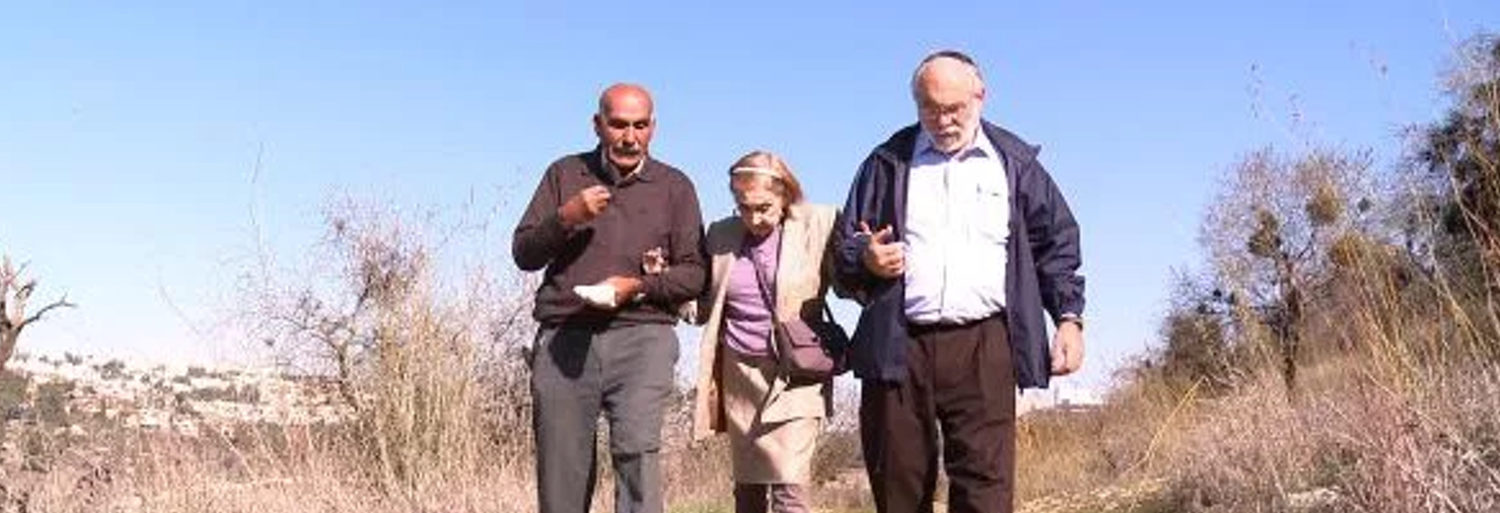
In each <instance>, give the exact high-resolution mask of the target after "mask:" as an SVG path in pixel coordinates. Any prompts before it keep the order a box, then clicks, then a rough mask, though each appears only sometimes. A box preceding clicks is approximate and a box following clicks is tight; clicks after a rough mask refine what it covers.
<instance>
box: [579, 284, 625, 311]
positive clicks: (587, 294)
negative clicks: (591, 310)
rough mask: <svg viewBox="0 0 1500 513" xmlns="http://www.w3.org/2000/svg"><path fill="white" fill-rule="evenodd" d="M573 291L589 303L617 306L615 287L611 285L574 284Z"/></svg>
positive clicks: (608, 306)
mask: <svg viewBox="0 0 1500 513" xmlns="http://www.w3.org/2000/svg"><path fill="white" fill-rule="evenodd" d="M573 293H574V294H578V296H579V297H582V298H583V300H584V301H588V302H589V304H591V305H594V306H599V307H604V308H614V307H615V288H614V287H611V286H609V285H574V286H573Z"/></svg>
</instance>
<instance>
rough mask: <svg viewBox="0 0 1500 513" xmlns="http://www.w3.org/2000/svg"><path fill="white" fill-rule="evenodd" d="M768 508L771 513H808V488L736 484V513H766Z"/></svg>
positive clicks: (782, 485) (785, 485)
mask: <svg viewBox="0 0 1500 513" xmlns="http://www.w3.org/2000/svg"><path fill="white" fill-rule="evenodd" d="M768 494H769V499H770V500H769V501H767V498H768V497H767V495H768ZM768 508H769V511H770V512H771V513H807V511H808V509H807V488H804V487H803V486H802V485H794V484H761V483H735V484H734V513H766V511H768Z"/></svg>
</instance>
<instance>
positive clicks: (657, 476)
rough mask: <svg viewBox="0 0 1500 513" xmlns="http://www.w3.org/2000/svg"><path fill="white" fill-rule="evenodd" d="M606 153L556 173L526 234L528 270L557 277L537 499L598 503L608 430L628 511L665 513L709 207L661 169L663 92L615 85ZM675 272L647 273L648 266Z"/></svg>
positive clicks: (545, 301)
mask: <svg viewBox="0 0 1500 513" xmlns="http://www.w3.org/2000/svg"><path fill="white" fill-rule="evenodd" d="M593 125H594V134H595V135H597V136H598V137H599V144H598V146H597V147H596V148H594V149H593V150H590V151H587V152H584V153H579V154H574V155H568V156H565V157H563V158H561V159H558V160H557V161H556V162H553V163H552V165H551V166H549V167H548V168H547V171H546V173H545V174H544V175H543V176H542V180H541V184H540V185H538V186H537V189H536V193H535V195H534V196H532V198H531V203H530V205H529V206H528V207H527V208H526V212H525V214H524V215H523V216H522V218H521V221H520V223H519V224H518V225H517V226H516V230H515V234H514V238H513V242H512V244H513V246H512V248H511V249H512V253H513V256H514V257H515V261H516V265H517V266H519V267H520V268H521V269H522V270H526V271H536V270H542V269H545V272H544V273H543V275H542V284H541V286H540V287H539V288H538V289H537V291H536V306H535V309H534V311H533V314H534V316H535V317H536V320H537V322H538V323H539V325H540V327H539V329H538V331H537V336H536V341H535V344H534V346H533V351H532V354H531V366H532V376H531V391H532V415H533V426H532V427H533V430H534V433H533V434H534V436H535V439H536V457H537V498H538V507H539V510H540V511H542V512H543V513H584V512H586V511H588V508H589V503H590V501H591V499H592V497H593V491H594V482H595V480H596V478H595V473H596V470H595V467H596V466H595V460H596V458H597V455H596V454H595V449H594V448H595V436H596V434H595V426H596V423H597V422H598V417H599V414H600V413H601V412H602V413H604V415H605V418H606V419H608V421H609V435H610V440H609V450H610V460H611V461H612V462H613V463H614V473H615V508H614V510H615V511H618V512H621V513H625V512H644V513H659V512H661V511H662V507H663V504H662V476H661V462H660V456H659V453H660V449H661V428H662V414H663V410H664V408H665V407H666V404H667V401H668V399H669V397H670V395H671V393H672V387H673V381H672V367H673V365H674V364H675V363H676V362H677V351H678V349H677V335H676V333H675V332H674V331H673V329H672V327H673V325H674V324H676V322H677V313H676V312H677V305H680V304H682V303H684V302H686V301H688V300H691V299H694V298H696V297H698V295H699V294H700V293H701V292H702V289H703V286H704V281H705V274H704V266H703V257H702V256H701V253H700V252H699V251H700V248H699V242H700V239H701V238H702V233H703V221H702V216H701V215H700V213H699V209H698V196H697V193H696V192H695V191H694V188H693V184H692V182H691V181H690V180H689V179H688V177H687V175H685V174H683V172H681V171H679V170H677V169H675V168H673V167H672V166H669V165H667V164H665V163H663V162H660V161H658V160H655V159H653V158H651V155H650V152H649V150H650V145H651V136H652V134H653V132H654V131H655V129H656V118H655V116H654V115H653V104H652V101H651V95H650V93H648V92H647V91H646V90H645V89H644V88H642V87H641V86H638V85H634V84H615V85H613V86H610V87H609V88H607V89H605V90H604V93H603V94H602V95H600V98H599V112H598V113H596V114H595V115H594V118H593ZM647 254H650V255H652V256H653V258H656V259H659V260H660V261H659V262H657V264H660V265H662V266H663V267H664V269H662V270H660V272H653V273H650V274H647V273H645V272H643V268H642V255H647Z"/></svg>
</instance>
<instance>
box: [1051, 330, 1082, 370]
mask: <svg viewBox="0 0 1500 513" xmlns="http://www.w3.org/2000/svg"><path fill="white" fill-rule="evenodd" d="M1081 367H1083V327H1082V326H1079V325H1078V323H1076V322H1063V323H1062V324H1059V325H1058V326H1057V333H1056V334H1054V335H1053V336H1052V375H1053V376H1066V375H1069V374H1072V373H1074V372H1077V371H1078V369H1079V368H1081Z"/></svg>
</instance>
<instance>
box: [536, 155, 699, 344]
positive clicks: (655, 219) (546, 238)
mask: <svg viewBox="0 0 1500 513" xmlns="http://www.w3.org/2000/svg"><path fill="white" fill-rule="evenodd" d="M595 185H605V186H608V187H609V189H610V201H609V206H608V207H606V208H605V209H604V212H603V213H601V214H600V215H599V216H598V217H596V218H594V219H593V220H592V221H589V222H587V223H584V224H581V225H578V226H574V227H573V228H572V229H569V228H565V227H563V225H562V223H561V221H560V220H559V219H558V216H557V209H558V207H560V206H562V204H563V203H566V202H567V201H568V199H569V198H572V197H573V196H574V195H576V194H578V191H580V190H583V189H585V188H588V187H592V186H595ZM702 238H703V218H702V215H701V213H700V212H699V209H698V194H697V192H696V191H695V190H694V189H693V182H692V181H691V180H689V179H688V177H687V175H686V174H683V172H682V171H678V170H677V169H676V168H673V167H672V166H669V165H667V164H664V163H662V162H659V161H656V160H654V159H650V158H648V159H646V161H645V163H644V167H642V168H641V170H640V171H638V172H637V173H635V174H634V175H632V176H630V177H628V178H624V179H621V178H620V177H619V176H618V174H617V173H616V172H615V171H614V169H613V167H612V166H605V165H603V159H602V158H601V156H600V154H599V150H598V149H595V150H594V151H589V152H586V153H579V154H575V155H569V156H566V157H563V158H561V159H558V160H557V161H556V162H553V163H552V165H550V166H548V167H547V172H546V174H545V175H543V176H542V181H541V184H539V185H538V186H537V189H536V193H535V194H534V195H532V197H531V203H530V205H528V206H527V207H526V213H525V214H523V215H522V217H521V222H520V224H518V225H517V226H516V231H515V234H514V236H513V237H512V241H511V253H512V256H514V257H515V260H516V265H517V266H519V267H520V268H521V269H522V270H525V271H536V270H540V269H543V268H545V269H546V272H545V273H544V274H543V278H542V285H541V287H539V288H538V289H537V291H536V307H535V309H534V310H533V315H534V316H535V317H536V319H537V321H539V322H541V323H542V324H543V325H551V326H557V325H609V324H643V323H646V324H674V323H676V322H677V314H676V311H677V308H676V307H677V305H679V304H681V303H683V302H686V301H688V300H692V299H695V298H697V297H698V295H699V294H700V293H701V292H702V291H703V288H704V286H705V282H706V275H707V273H706V272H705V271H704V265H703V256H702V249H701V244H702ZM656 247H660V248H662V250H664V251H665V252H666V255H665V256H666V259H667V263H668V271H667V272H666V273H663V274H659V275H651V276H643V273H642V270H641V260H642V256H641V255H642V254H643V253H645V252H646V251H648V250H650V249H652V248H656ZM610 276H636V277H640V278H641V279H642V282H643V284H644V293H645V298H644V299H642V300H641V301H639V302H628V303H626V304H624V305H622V306H621V307H620V308H619V309H618V310H614V311H610V310H602V309H598V308H594V307H590V306H588V304H587V303H585V302H584V301H583V298H580V297H578V295H577V294H574V293H573V286H574V285H592V284H595V283H598V282H599V281H601V280H603V279H605V278H608V277H610Z"/></svg>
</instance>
